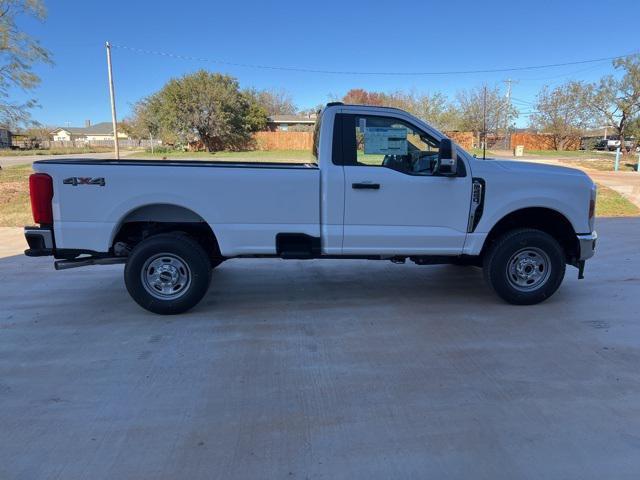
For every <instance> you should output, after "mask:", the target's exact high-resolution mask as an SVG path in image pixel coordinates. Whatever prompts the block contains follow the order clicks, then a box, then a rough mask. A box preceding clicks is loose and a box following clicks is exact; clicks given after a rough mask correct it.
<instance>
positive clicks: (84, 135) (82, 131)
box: [49, 122, 129, 142]
mask: <svg viewBox="0 0 640 480" xmlns="http://www.w3.org/2000/svg"><path fill="white" fill-rule="evenodd" d="M87 123H88V125H87V126H85V127H58V128H56V129H55V130H52V131H51V132H49V135H50V136H51V140H53V141H54V142H73V141H77V142H97V141H101V140H111V141H113V126H112V124H111V122H100V123H96V124H95V125H91V124H90V123H89V122H87ZM118 138H129V136H128V135H127V134H126V133H124V132H120V131H119V132H118Z"/></svg>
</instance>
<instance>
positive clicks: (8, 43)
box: [0, 0, 51, 125]
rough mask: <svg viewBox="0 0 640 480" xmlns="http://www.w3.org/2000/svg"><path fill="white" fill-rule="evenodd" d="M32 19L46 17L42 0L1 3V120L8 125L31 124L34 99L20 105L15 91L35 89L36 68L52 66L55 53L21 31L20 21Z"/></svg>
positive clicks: (11, 0)
mask: <svg viewBox="0 0 640 480" xmlns="http://www.w3.org/2000/svg"><path fill="white" fill-rule="evenodd" d="M21 16H31V17H35V18H36V19H38V20H43V19H44V18H45V17H46V10H45V8H44V5H43V4H42V2H41V1H40V0H0V121H1V122H2V123H4V124H7V125H18V124H21V123H28V122H29V119H30V115H29V110H30V109H31V108H32V107H34V106H35V105H36V101H35V100H34V99H30V100H27V101H26V102H24V103H16V102H14V101H12V100H11V99H10V94H11V89H12V88H19V89H22V90H32V89H33V88H35V87H36V86H37V85H38V83H39V82H40V78H39V77H38V75H36V74H35V73H34V72H33V70H32V68H33V65H34V64H36V63H39V62H44V63H51V54H50V53H49V51H48V50H46V49H45V48H43V47H42V46H41V45H40V43H39V42H38V41H37V40H35V39H33V38H32V37H31V36H29V35H28V34H26V33H24V32H22V31H20V30H19V29H18V26H17V24H16V20H17V19H18V18H19V17H21Z"/></svg>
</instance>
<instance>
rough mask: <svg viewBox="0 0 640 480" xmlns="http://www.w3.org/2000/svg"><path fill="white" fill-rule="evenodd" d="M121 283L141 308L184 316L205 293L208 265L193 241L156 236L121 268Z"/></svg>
mask: <svg viewBox="0 0 640 480" xmlns="http://www.w3.org/2000/svg"><path fill="white" fill-rule="evenodd" d="M124 282H125V285H126V286H127V291H128V292H129V295H131V297H132V298H133V299H134V300H135V301H136V303H137V304H138V305H140V306H141V307H142V308H144V309H146V310H149V311H150V312H153V313H158V314H161V315H174V314H177V313H183V312H186V311H187V310H189V309H190V308H192V307H194V306H195V305H196V304H197V303H198V302H199V301H200V300H202V297H204V295H205V294H206V293H207V290H208V289H209V283H210V282H211V262H210V260H209V257H208V255H207V253H206V252H205V251H204V249H203V248H202V247H201V246H200V244H199V243H198V242H196V241H195V240H194V239H193V238H191V237H189V236H187V235H183V234H170V233H169V234H165V233H163V234H158V235H154V236H153V237H150V238H148V239H146V240H143V241H142V242H140V243H139V244H138V245H136V247H135V248H134V249H133V251H132V252H131V254H130V255H129V258H128V260H127V263H126V265H125V268H124Z"/></svg>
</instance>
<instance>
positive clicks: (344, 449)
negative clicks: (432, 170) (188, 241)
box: [0, 218, 640, 480]
mask: <svg viewBox="0 0 640 480" xmlns="http://www.w3.org/2000/svg"><path fill="white" fill-rule="evenodd" d="M598 230H599V233H600V235H601V242H600V245H599V252H598V253H597V256H596V257H595V258H594V259H593V260H592V261H591V262H589V264H588V265H587V272H586V274H587V278H586V279H585V280H581V281H578V280H577V279H576V276H577V275H576V270H575V269H573V268H569V269H568V270H567V272H568V275H567V278H566V280H565V283H564V284H563V286H562V287H561V289H560V290H559V291H558V293H557V294H556V295H555V296H554V297H553V298H551V299H549V300H548V301H547V302H546V303H543V304H541V305H538V306H532V307H515V306H511V305H506V304H504V303H502V302H501V301H500V300H498V299H497V297H495V296H494V295H493V294H492V293H491V292H490V291H489V290H488V289H487V288H486V287H485V286H484V284H483V283H482V278H481V274H480V272H479V271H478V270H477V269H474V268H470V267H454V266H434V267H419V266H416V265H409V264H407V265H393V264H391V263H387V262H374V261H334V260H325V261H307V262H305V261H280V260H233V261H229V262H227V263H225V264H223V265H222V266H221V267H220V268H219V270H216V271H215V273H214V280H213V284H212V287H211V290H210V292H209V294H208V296H207V297H206V299H205V301H203V303H202V304H201V305H200V306H199V307H198V308H197V309H195V310H194V311H193V312H191V313H188V314H185V315H182V316H177V317H160V316H155V315H152V314H149V313H147V312H145V311H143V310H141V309H140V308H138V307H137V306H136V305H135V304H134V302H133V301H132V300H130V299H129V298H128V296H127V293H126V291H125V288H124V286H123V282H122V271H121V270H122V267H121V266H110V267H90V268H82V269H77V270H68V271H63V272H55V271H54V270H53V269H52V266H51V262H50V261H49V260H48V259H27V258H25V257H22V256H12V252H15V251H16V250H18V249H19V248H20V245H19V244H18V242H17V240H15V239H16V238H17V236H16V235H15V234H14V233H13V232H14V231H9V230H6V231H2V232H0V234H1V235H2V236H1V237H0V238H1V239H4V240H2V241H0V247H2V249H1V250H0V252H1V253H0V255H5V258H2V259H0V282H1V283H0V285H2V288H1V289H0V305H1V308H0V478H2V479H40V478H50V479H65V480H67V479H85V478H86V479H92V480H94V479H114V478H117V479H142V478H145V479H146V478H153V479H175V478H188V479H201V478H202V479H215V478H219V479H225V480H226V479H253V478H260V479H262V478H264V479H278V478H287V479H289V478H301V479H304V478H311V479H315V478H324V479H342V478H344V479H354V478H363V479H375V478H381V479H389V478H403V479H404V478H434V479H447V478H459V479H491V480H496V479H514V478H518V479H523V478H530V479H541V478H554V479H555V478H562V479H581V480H584V479H603V478H615V479H625V478H629V479H631V478H633V479H635V478H638V472H640V368H639V365H640V325H639V319H640V318H639V316H638V312H639V311H640V275H639V273H638V271H639V267H640V248H639V246H640V244H639V243H638V241H639V239H640V219H638V218H636V219H620V220H600V221H599V222H598ZM10 237H11V238H14V240H13V241H11V239H10ZM6 255H8V256H6Z"/></svg>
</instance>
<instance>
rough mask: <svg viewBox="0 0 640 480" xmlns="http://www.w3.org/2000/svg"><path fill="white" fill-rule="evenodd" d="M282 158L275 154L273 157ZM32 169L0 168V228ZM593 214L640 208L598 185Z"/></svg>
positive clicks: (22, 212) (15, 213)
mask: <svg viewBox="0 0 640 480" xmlns="http://www.w3.org/2000/svg"><path fill="white" fill-rule="evenodd" d="M262 153H268V152H262ZM217 155H218V154H216V156H217ZM267 157H268V156H267ZM285 157H286V155H284V156H283V155H274V158H280V159H282V158H285ZM225 158H234V156H233V155H232V156H231V157H225ZM31 172H32V170H31V165H16V166H12V167H5V168H3V169H2V170H0V227H22V226H24V225H28V224H30V223H32V222H33V219H32V218H31V206H30V203H29V185H28V178H29V175H30V174H31ZM596 213H597V214H598V216H600V217H626V216H636V215H640V209H639V208H638V207H636V206H635V205H634V204H633V203H631V202H630V201H629V200H627V199H626V198H624V197H623V196H622V195H620V194H619V193H618V192H616V191H614V190H612V189H610V188H607V187H605V186H604V185H598V200H597V204H596Z"/></svg>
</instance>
